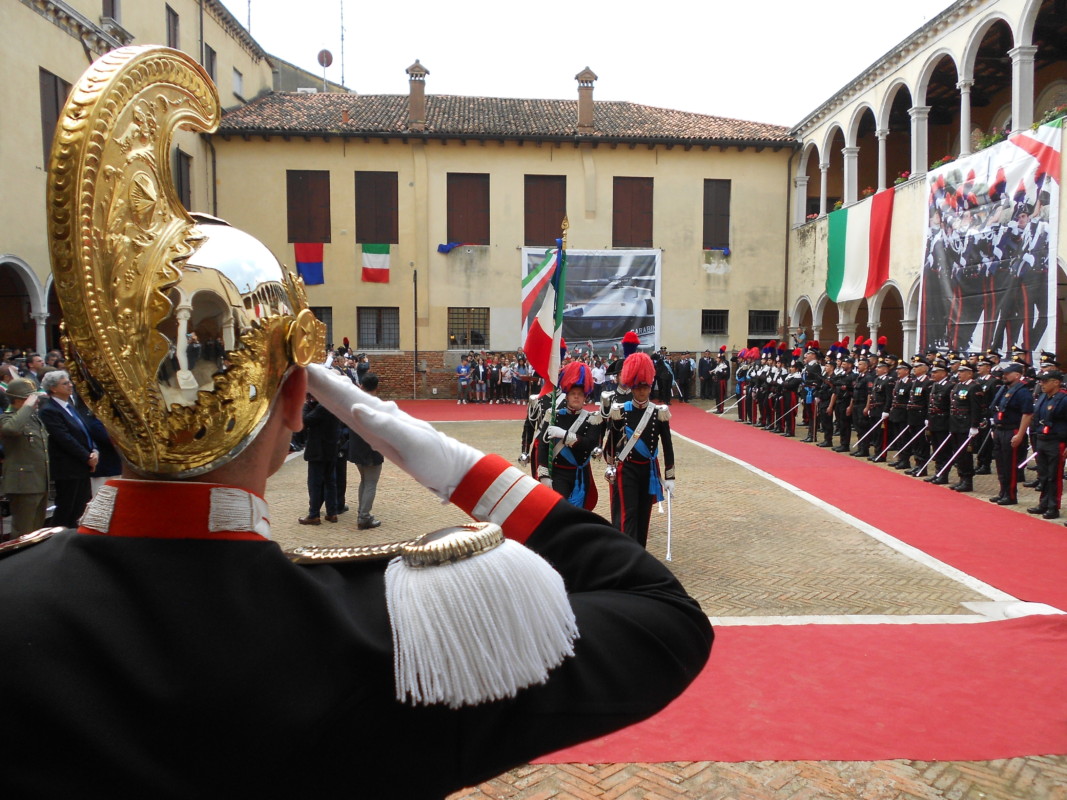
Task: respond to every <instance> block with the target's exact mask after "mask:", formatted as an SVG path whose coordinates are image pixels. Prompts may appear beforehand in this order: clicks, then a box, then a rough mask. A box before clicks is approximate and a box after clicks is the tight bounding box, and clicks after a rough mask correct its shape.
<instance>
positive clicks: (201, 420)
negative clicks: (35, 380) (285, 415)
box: [48, 45, 325, 479]
mask: <svg viewBox="0 0 1067 800" xmlns="http://www.w3.org/2000/svg"><path fill="white" fill-rule="evenodd" d="M220 114H221V107H220V104H219V98H218V92H217V90H216V88H215V84H214V83H213V82H212V80H211V79H210V78H209V77H208V75H207V73H206V72H205V71H204V70H203V68H201V67H200V65H198V64H197V63H196V62H195V61H194V60H193V59H192V58H191V57H189V56H188V55H186V54H185V53H182V52H180V51H177V50H172V49H170V48H166V47H160V46H155V45H152V46H138V47H123V48H121V49H118V50H115V51H113V52H111V53H108V54H107V55H105V56H103V57H102V58H100V59H99V60H98V61H96V63H94V64H93V65H92V66H91V67H90V68H89V69H88V70H87V71H86V73H85V74H84V75H83V76H82V78H81V80H80V81H79V82H78V83H77V85H76V86H75V87H74V88H73V90H72V91H71V93H70V96H69V98H68V99H67V103H66V106H65V107H64V108H63V112H62V114H61V115H60V118H59V122H58V125H57V126H56V135H55V140H54V144H53V146H52V158H51V163H50V164H49V170H48V227H49V237H50V240H51V249H52V271H53V274H54V275H55V287H56V293H57V295H58V297H59V302H60V305H61V306H62V309H63V317H64V323H65V336H64V345H65V347H66V349H67V352H68V353H69V354H70V366H71V372H72V374H73V375H74V377H75V380H76V381H77V382H78V385H79V390H80V393H81V396H82V397H83V398H84V400H85V402H86V403H87V404H88V405H89V407H90V408H91V409H92V410H93V412H94V413H95V414H96V416H98V417H99V418H100V419H101V421H102V422H103V423H104V425H105V426H106V427H107V430H108V432H109V433H110V435H111V438H112V441H113V442H114V443H115V445H116V447H117V448H118V449H119V451H120V452H121V453H122V455H123V457H124V459H125V461H126V462H127V463H128V464H129V465H130V466H131V467H132V468H133V469H134V470H135V471H136V472H138V473H140V474H141V475H144V476H147V477H152V478H171V479H174V478H187V477H192V476H195V475H200V474H203V473H205V472H209V471H211V470H213V469H216V468H217V467H220V466H222V465H223V464H225V463H227V462H228V461H230V460H231V459H233V458H234V457H235V456H237V455H238V454H239V453H240V452H241V451H242V450H243V449H244V448H245V447H247V446H248V444H249V443H250V442H251V441H252V440H253V439H254V438H255V437H256V435H257V434H258V433H259V431H260V430H261V429H262V426H263V424H264V423H265V422H266V420H267V416H268V414H269V412H270V409H271V407H272V404H273V402H274V399H275V397H276V395H277V394H278V390H279V388H280V387H281V385H282V382H283V381H284V380H285V378H286V376H287V374H288V373H289V371H290V370H291V369H292V367H294V366H305V365H307V364H308V363H310V362H311V361H312V360H314V359H317V358H321V356H322V354H323V352H324V350H325V326H323V325H322V323H320V322H319V321H318V320H316V319H315V317H314V315H313V314H312V313H311V311H310V310H309V309H308V304H307V297H306V295H305V293H304V287H303V283H302V282H301V281H300V280H299V279H297V278H296V277H295V276H294V275H293V274H292V273H291V272H290V271H289V270H287V269H285V268H284V267H283V266H282V265H281V264H280V263H279V262H278V260H277V259H276V258H275V257H274V256H273V255H272V254H271V253H270V251H269V250H268V249H267V248H266V247H265V246H264V245H263V244H261V243H260V242H259V241H257V240H256V239H255V238H253V237H252V236H249V235H248V234H246V233H243V232H241V231H239V230H237V229H236V228H233V227H231V226H229V225H228V224H226V223H225V222H223V221H221V220H218V219H214V218H211V217H207V216H195V215H192V214H190V213H189V212H188V211H187V210H186V209H185V208H184V207H183V206H182V204H181V201H180V200H179V198H178V193H177V191H176V189H175V187H174V184H173V179H172V175H171V168H170V163H171V159H170V156H169V154H170V152H171V138H172V135H173V133H174V131H175V130H176V129H177V128H179V127H181V128H185V129H192V130H196V131H203V132H207V133H210V132H211V131H213V130H215V128H216V127H217V126H218V123H219V118H220ZM194 335H195V336H194ZM197 340H199V341H197ZM198 345H199V346H198Z"/></svg>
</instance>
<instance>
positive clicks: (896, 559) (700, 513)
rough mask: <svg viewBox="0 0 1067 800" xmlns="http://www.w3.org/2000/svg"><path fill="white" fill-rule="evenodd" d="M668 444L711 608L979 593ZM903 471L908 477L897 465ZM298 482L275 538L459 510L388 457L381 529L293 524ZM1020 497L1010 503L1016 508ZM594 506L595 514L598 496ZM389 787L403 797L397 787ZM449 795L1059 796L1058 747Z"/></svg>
mask: <svg viewBox="0 0 1067 800" xmlns="http://www.w3.org/2000/svg"><path fill="white" fill-rule="evenodd" d="M438 427H440V429H441V430H443V431H445V432H447V433H448V434H450V435H452V436H455V437H457V438H459V439H461V440H462V441H465V442H468V443H470V444H472V445H474V446H476V447H479V448H481V449H483V450H486V451H492V452H499V453H501V454H503V455H505V456H510V457H512V458H514V457H515V456H517V455H518V442H519V432H520V427H521V423H520V422H519V421H515V422H463V423H441V424H440V425H439V426H438ZM676 455H677V468H678V475H679V480H678V495H677V497H676V500H675V503H674V507H673V509H672V512H673V513H672V523H673V525H672V539H673V542H672V555H673V561H672V562H671V563H670V566H671V569H672V570H674V572H675V573H676V574H677V575H678V576H679V577H680V578H681V580H682V581H683V583H684V584H685V586H686V588H687V589H688V590H689V591H690V593H691V594H692V595H693V596H694V597H695V598H696V599H697V600H698V601H699V602H700V603H701V606H702V607H703V608H704V610H705V611H706V612H707V613H708V615H709V616H711V617H763V616H770V617H777V616H799V615H804V616H807V615H844V614H849V615H945V614H948V615H952V614H967V613H970V612H969V610H968V609H967V608H966V607H964V606H963V605H962V604H963V603H965V602H968V601H976V600H983V599H985V598H984V597H983V596H982V595H980V594H977V593H976V592H975V591H973V590H971V589H969V588H967V587H966V586H964V585H963V584H961V583H959V582H957V581H955V580H952V579H950V578H948V577H946V576H944V575H941V574H939V573H937V572H935V571H933V570H931V569H929V568H927V567H925V566H923V565H920V564H919V563H917V562H916V561H913V560H911V559H910V558H907V557H906V556H904V555H902V554H900V553H898V552H897V551H895V550H893V549H892V548H890V547H888V546H886V545H884V544H881V543H879V542H877V541H875V540H874V539H872V538H870V537H869V536H867V535H866V534H864V533H862V532H860V531H859V530H857V529H855V528H853V527H852V526H851V525H849V524H848V523H846V522H844V521H842V520H841V519H839V518H838V517H836V516H833V515H831V514H829V513H828V512H826V511H824V510H821V509H819V508H817V507H815V506H813V505H811V504H809V503H807V502H806V501H804V500H802V499H800V498H798V497H796V496H795V495H793V494H792V493H790V492H788V491H787V490H786V489H784V488H781V487H778V486H776V485H774V484H772V483H769V482H767V481H765V480H762V479H760V478H758V477H757V476H755V475H753V474H752V473H751V472H749V471H748V470H746V469H744V468H743V467H741V466H739V465H737V464H734V463H732V462H730V461H727V460H725V459H722V458H719V457H717V456H715V455H713V454H710V453H708V452H707V451H705V450H704V449H702V448H700V447H698V446H697V445H695V444H692V443H688V442H678V443H676ZM842 457H844V456H842ZM349 480H350V487H351V491H350V492H349V498H350V500H349V504H350V505H352V506H354V505H355V503H354V502H353V501H352V500H351V498H354V496H355V485H356V482H357V481H358V473H357V472H356V470H355V469H354V468H351V469H350V475H349ZM901 480H914V479H908V478H905V477H903V476H901ZM305 481H306V469H305V464H304V462H303V460H302V459H301V458H300V457H299V456H297V457H296V458H294V459H293V460H291V461H290V462H289V463H287V464H286V465H285V467H283V468H282V470H281V471H280V472H279V473H278V474H277V475H276V476H274V478H273V479H272V480H271V483H270V485H269V488H268V497H269V498H270V500H271V511H272V514H271V516H272V522H273V531H274V538H275V539H276V540H277V541H278V542H279V543H280V544H281V545H282V546H283V547H287V548H289V547H294V546H297V545H301V544H319V545H340V546H348V545H354V544H368V543H373V542H382V541H388V540H391V539H395V538H404V537H406V536H409V535H412V534H413V533H419V532H425V531H429V530H433V529H435V528H438V527H442V526H445V525H449V524H453V523H455V522H461V521H465V520H466V516H465V515H464V514H462V513H461V512H459V511H458V510H457V509H455V508H453V507H451V506H447V505H442V504H441V503H439V502H438V501H437V499H436V498H435V497H434V496H433V495H431V494H430V493H429V492H428V491H427V490H425V489H423V488H422V487H420V486H418V485H417V484H416V483H414V481H412V480H411V479H410V478H408V477H407V476H406V475H405V474H404V473H402V472H400V471H399V470H398V469H396V468H395V467H393V466H392V465H391V464H388V463H387V464H386V465H385V468H384V470H383V474H382V481H381V484H380V486H379V492H378V499H377V502H376V504H375V508H374V513H375V515H376V516H377V517H379V518H380V519H381V520H382V526H381V527H380V528H378V529H376V530H373V531H366V532H364V531H358V530H356V525H355V523H356V520H355V512H354V510H353V511H351V512H349V513H348V514H344V515H342V516H341V518H340V521H339V522H338V523H337V524H327V523H324V524H323V525H321V526H318V527H308V526H301V525H298V524H297V523H296V519H297V518H298V517H300V516H303V515H304V514H306V513H307V505H306V503H307V492H306V488H305ZM986 483H988V484H989V486H988V487H987V486H986V485H985V484H986ZM976 488H977V489H980V490H981V491H980V492H979V493H978V496H979V497H984V496H985V492H986V490H987V488H988V493H989V494H992V493H994V492H993V486H992V480H991V479H990V478H989V477H980V478H979V479H978V481H977V482H976ZM1021 497H1022V495H1021ZM1026 497H1027V499H1028V498H1029V492H1027V495H1026ZM1025 505H1026V500H1021V503H1020V506H1018V507H1016V508H1017V509H1022V508H1023V507H1024V506H1025ZM598 511H600V512H601V513H605V512H606V496H602V498H601V503H600V505H599V506H598ZM1050 524H1053V523H1050ZM665 532H666V514H662V515H660V514H656V513H653V519H652V527H651V532H650V537H649V550H650V551H651V552H652V553H653V554H655V555H656V556H658V557H660V558H663V556H664V554H665V545H666V542H665ZM1065 535H1067V532H1065ZM712 657H713V658H714V653H713V655H712ZM397 797H403V792H402V788H400V787H398V794H397ZM461 798H462V800H488V799H489V798H492V799H493V800H500V799H502V798H514V799H515V800H519V799H520V798H521V799H522V800H533V799H534V798H537V800H548V798H555V799H557V800H569V799H570V798H576V799H580V800H587V799H588V798H738V799H739V800H741V799H743V800H748V799H749V798H751V799H752V800H771V798H774V799H775V800H787V799H792V798H806V799H811V800H817V799H818V798H876V799H877V800H883V799H884V800H898V799H899V800H911V799H912V798H921V799H923V800H925V799H926V798H952V799H953V800H957V799H959V800H970V799H971V798H973V799H974V800H977V799H978V798H992V799H998V800H1009V799H1011V800H1014V799H1015V798H1019V799H1022V798H1034V799H1035V800H1045V798H1049V799H1050V800H1067V757H1040V756H1035V757H1030V758H1014V759H1006V760H1000V761H988V762H958V763H944V762H936V763H931V762H920V761H903V760H896V761H878V762H840V761H833V762H831V761H826V762H745V763H719V762H696V763H694V762H678V763H666V764H606V765H584V764H564V765H528V766H524V767H520V768H518V769H515V770H512V771H511V772H508V773H506V774H505V775H503V776H500V777H499V778H497V779H495V780H493V781H490V782H488V783H486V784H483V785H482V786H480V787H475V788H471V789H468V790H465V791H463V792H459V793H457V794H455V795H452V797H451V798H450V800H460V799H461Z"/></svg>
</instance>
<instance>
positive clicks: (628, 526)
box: [519, 334, 674, 547]
mask: <svg viewBox="0 0 1067 800" xmlns="http://www.w3.org/2000/svg"><path fill="white" fill-rule="evenodd" d="M628 338H631V334H627V338H624V339H623V349H624V352H627V350H628V351H629V352H628V353H627V355H626V358H625V360H624V361H623V362H622V366H621V369H620V371H619V380H618V383H619V386H618V388H617V389H616V390H615V391H605V392H602V393H601V396H600V403H599V405H598V406H597V408H596V409H595V410H592V411H590V410H587V409H586V408H585V404H586V398H587V397H588V396H589V394H590V392H592V389H593V378H592V374H591V371H590V368H589V366H588V365H587V364H584V363H582V362H579V361H573V362H571V363H569V364H567V365H566V366H565V367H564V369H563V371H562V373H561V376H560V379H559V387H558V388H559V391H558V392H556V393H552V392H548V393H545V394H541V395H539V396H533V397H531V398H530V402H529V405H528V406H527V414H526V421H525V423H524V424H523V429H522V441H521V445H520V447H521V451H520V455H519V462H520V463H521V464H528V465H529V467H530V470H531V474H532V475H533V476H534V477H535V478H537V479H538V480H540V481H541V482H542V483H543V484H545V485H548V486H551V487H552V488H553V489H554V490H555V491H556V492H558V493H559V494H560V495H562V496H563V497H565V498H567V500H568V501H569V502H571V503H572V504H573V505H576V506H579V507H584V508H587V509H592V508H594V507H595V506H596V504H597V500H598V492H597V485H596V481H595V480H594V479H593V468H592V462H593V461H594V460H596V459H599V458H603V460H604V464H605V466H606V469H605V473H604V477H605V479H606V481H607V486H608V492H609V499H610V507H611V522H612V524H613V525H614V526H615V527H616V528H618V529H619V530H620V531H622V532H623V533H624V534H626V535H627V536H630V537H631V538H633V539H634V540H636V541H637V542H639V543H640V544H641V546H642V547H644V546H646V543H647V541H648V526H649V521H650V518H651V514H652V507H653V505H654V504H655V503H656V502H658V501H662V500H663V499H664V497H668V501H669V496H670V495H672V494H673V492H674V447H673V445H672V443H671V427H670V418H671V414H670V409H669V408H668V407H667V406H666V405H660V404H657V403H653V402H651V401H650V400H649V397H650V395H651V392H652V388H653V386H654V385H655V383H656V368H655V365H654V364H653V362H652V359H651V358H650V357H649V356H648V355H647V354H646V353H638V352H634V351H635V350H636V347H637V344H636V342H637V336H636V334H633V335H632V339H631V340H630V341H627V339H628ZM553 398H555V405H553ZM661 450H662V457H663V466H662V469H661V467H660V463H659V457H660V451H661Z"/></svg>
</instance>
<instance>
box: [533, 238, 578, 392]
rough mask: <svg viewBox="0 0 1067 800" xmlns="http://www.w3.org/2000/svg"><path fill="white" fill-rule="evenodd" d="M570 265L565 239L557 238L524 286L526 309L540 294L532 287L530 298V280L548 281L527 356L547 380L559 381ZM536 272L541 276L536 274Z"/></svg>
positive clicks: (535, 319)
mask: <svg viewBox="0 0 1067 800" xmlns="http://www.w3.org/2000/svg"><path fill="white" fill-rule="evenodd" d="M566 269H567V255H566V253H565V252H564V250H563V240H562V239H557V240H556V250H555V252H554V253H553V252H552V251H549V253H548V254H547V257H546V258H545V260H544V261H543V262H541V264H540V266H538V268H537V269H536V270H534V271H533V272H531V273H530V274H529V275H528V276H527V279H526V281H523V286H522V293H523V299H522V305H523V310H524V311H525V310H526V309H527V307H528V305H529V306H530V307H532V305H533V302H534V299H535V298H536V297H537V292H536V291H531V293H530V296H529V300H527V281H530V282H531V283H534V282H536V283H540V284H541V285H544V283H545V282H546V281H547V284H548V288H547V290H546V291H545V299H544V300H543V301H542V303H541V307H540V308H539V309H538V311H537V314H536V316H534V317H532V318H530V327H529V330H527V332H526V344H525V345H524V346H523V349H524V350H525V351H526V358H527V360H528V361H529V362H530V367H531V368H533V370H534V372H536V373H537V374H538V375H540V376H541V377H542V378H544V379H545V383H546V384H550V385H552V386H555V385H556V381H558V380H559V362H560V355H559V348H560V340H561V339H562V338H563V289H564V286H565V283H564V281H565V277H564V275H565V273H566ZM535 276H538V277H536V278H535Z"/></svg>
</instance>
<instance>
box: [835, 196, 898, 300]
mask: <svg viewBox="0 0 1067 800" xmlns="http://www.w3.org/2000/svg"><path fill="white" fill-rule="evenodd" d="M895 192H896V189H895V188H893V187H892V186H891V187H889V188H888V189H885V190H883V191H881V192H878V193H877V194H876V195H874V196H873V197H871V198H870V199H869V200H867V201H866V202H863V203H858V204H857V205H854V206H850V207H849V208H843V209H841V210H840V211H833V212H831V213H830V215H829V218H828V221H829V233H828V237H827V239H828V241H827V249H826V260H827V269H826V294H827V295H829V297H830V299H831V300H832V301H833V302H835V303H843V302H845V301H847V300H859V299H860V298H863V297H871V296H873V295H874V294H876V293H877V292H878V290H879V289H880V288H881V287H882V286H883V285H884V284H885V282H886V281H887V280H889V234H890V232H891V231H892V228H893V195H894V193H895Z"/></svg>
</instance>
